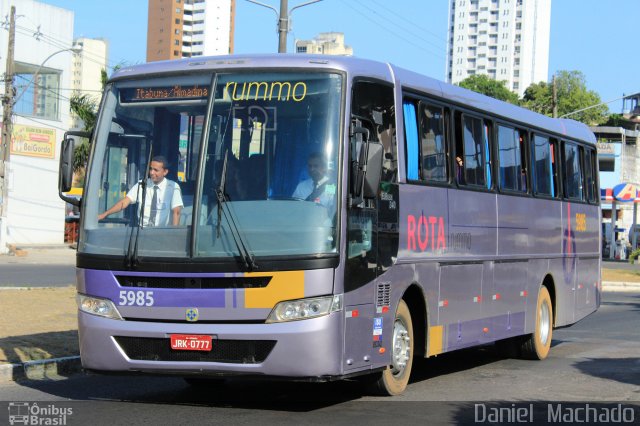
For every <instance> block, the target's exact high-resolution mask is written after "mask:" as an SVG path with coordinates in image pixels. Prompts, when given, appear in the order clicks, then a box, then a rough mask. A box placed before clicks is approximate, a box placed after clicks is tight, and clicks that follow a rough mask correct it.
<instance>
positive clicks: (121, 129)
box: [78, 72, 343, 258]
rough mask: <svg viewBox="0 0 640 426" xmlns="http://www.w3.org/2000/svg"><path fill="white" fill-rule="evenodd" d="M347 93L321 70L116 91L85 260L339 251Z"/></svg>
mask: <svg viewBox="0 0 640 426" xmlns="http://www.w3.org/2000/svg"><path fill="white" fill-rule="evenodd" d="M342 85H343V81H342V77H341V76H340V75H338V74H331V73H320V72H307V73H282V72H278V73H275V72H263V73H233V74H232V73H229V74H217V75H211V74H201V75H189V76H173V77H169V78H165V77H163V78H155V79H145V80H127V81H122V82H115V83H112V84H111V85H110V86H109V87H108V88H107V91H106V94H105V99H104V100H103V107H102V114H101V116H100V121H99V123H98V126H97V132H96V137H95V140H94V141H93V143H94V145H95V146H94V147H93V154H92V155H93V158H92V162H91V164H92V166H91V169H90V170H89V171H88V174H87V184H86V185H87V186H86V188H85V200H84V210H83V220H82V222H83V223H82V231H81V232H82V233H83V237H82V238H81V243H80V245H79V247H78V250H79V251H80V252H83V253H87V254H89V253H91V254H104V255H114V256H126V255H130V254H131V252H132V251H133V252H135V255H136V256H139V257H140V258H143V257H154V258H158V257H160V258H192V257H200V258H235V257H238V256H245V255H249V256H256V257H260V256H279V257H281V256H289V255H290V256H301V255H302V256H304V255H310V256H317V255H322V254H331V253H335V252H336V245H337V238H338V235H337V231H336V229H337V226H336V223H337V212H338V211H339V206H338V192H339V191H338V188H339V184H338V173H337V171H338V169H339V167H338V158H339V157H338V154H339V146H340V145H339V135H340V116H341V102H342ZM211 102H212V103H213V105H210V103H211ZM156 186H157V187H158V188H156ZM123 200H124V201H125V202H123Z"/></svg>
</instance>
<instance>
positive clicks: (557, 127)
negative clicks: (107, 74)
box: [110, 54, 596, 145]
mask: <svg viewBox="0 0 640 426" xmlns="http://www.w3.org/2000/svg"><path fill="white" fill-rule="evenodd" d="M260 68H262V69H264V68H282V69H287V70H291V69H304V68H309V69H318V68H320V69H327V70H330V69H331V70H339V71H344V72H347V73H348V74H349V75H351V76H357V75H362V76H367V77H370V78H375V79H378V80H382V81H388V82H390V83H395V84H396V85H397V86H399V87H402V88H405V89H409V90H414V91H419V92H421V93H424V94H428V95H431V96H434V97H436V98H440V99H442V100H446V101H448V102H452V103H454V104H458V105H461V106H464V107H467V108H471V109H475V110H478V111H482V112H487V113H489V114H491V115H494V116H497V117H503V118H505V119H508V120H509V121H512V122H516V123H521V124H523V125H525V126H527V127H534V128H537V129H540V130H542V131H545V132H549V133H554V134H557V135H561V136H565V137H568V138H572V139H578V140H581V141H584V142H587V143H590V144H594V145H595V143H596V139H595V136H594V135H593V133H592V132H591V130H590V129H589V127H588V126H586V125H585V124H583V123H580V122H578V121H575V120H569V119H557V118H551V117H547V116H545V115H542V114H538V113H536V112H533V111H531V110H528V109H526V108H522V107H519V106H516V105H513V104H510V103H508V102H503V101H500V100H497V99H494V98H491V97H488V96H485V95H481V94H479V93H476V92H473V91H471V90H467V89H464V88H462V87H459V86H455V85H453V84H449V83H445V82H443V81H440V80H437V79H434V78H431V77H427V76H424V75H422V74H418V73H416V72H413V71H409V70H407V69H404V68H400V67H397V66H395V65H392V64H390V63H383V62H378V61H373V60H369V59H362V58H357V57H352V56H329V55H306V54H261V55H229V56H198V57H194V58H188V59H182V60H168V61H157V62H149V63H146V64H140V65H133V66H127V67H123V68H121V69H119V70H118V71H117V72H116V73H114V74H113V75H112V77H111V79H110V81H117V80H121V79H129V78H133V77H142V76H145V77H149V76H153V75H156V76H157V75H162V74H173V73H182V72H185V71H205V70H208V71H218V70H232V69H233V70H238V69H244V70H247V69H260Z"/></svg>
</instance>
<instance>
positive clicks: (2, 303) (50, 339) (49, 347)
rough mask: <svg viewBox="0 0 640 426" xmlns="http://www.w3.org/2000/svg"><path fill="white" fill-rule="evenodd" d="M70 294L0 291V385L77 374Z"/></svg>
mask: <svg viewBox="0 0 640 426" xmlns="http://www.w3.org/2000/svg"><path fill="white" fill-rule="evenodd" d="M22 249H23V250H24V252H23V253H21V254H23V256H15V255H14V256H11V255H0V274H1V273H2V266H3V265H6V264H27V265H28V264H40V265H42V264H65V265H73V264H75V254H76V252H75V250H73V249H71V248H69V246H68V245H64V246H63V245H60V246H47V247H42V246H40V247H35V246H34V247H24V248H22ZM637 281H639V282H631V281H629V282H626V281H624V282H623V281H620V282H612V281H605V282H603V283H602V286H603V290H604V291H629V292H638V293H640V278H638V279H637ZM75 295H76V289H75V287H74V286H67V287H57V288H53V287H46V288H35V287H22V288H15V287H14V288H9V287H0V383H2V382H6V381H15V380H21V379H24V378H28V379H45V378H56V377H60V376H66V375H68V374H72V373H76V372H79V371H81V365H80V357H79V356H78V354H79V353H80V351H79V348H78V333H77V316H76V315H77V307H76V302H75Z"/></svg>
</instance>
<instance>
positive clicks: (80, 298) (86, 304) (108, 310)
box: [76, 294, 122, 320]
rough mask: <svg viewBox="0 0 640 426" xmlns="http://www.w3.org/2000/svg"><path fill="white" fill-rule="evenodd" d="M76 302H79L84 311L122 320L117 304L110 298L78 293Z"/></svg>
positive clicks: (79, 306)
mask: <svg viewBox="0 0 640 426" xmlns="http://www.w3.org/2000/svg"><path fill="white" fill-rule="evenodd" d="M76 302H77V303H78V309H80V310H81V311H82V312H86V313H88V314H91V315H97V316H99V317H105V318H111V319H117V320H122V317H121V316H120V312H118V309H117V308H116V306H115V305H114V304H113V302H112V301H111V300H109V299H102V298H100V297H91V296H86V295H84V294H78V295H77V296H76Z"/></svg>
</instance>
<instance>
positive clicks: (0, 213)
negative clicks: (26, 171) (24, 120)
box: [0, 6, 16, 218]
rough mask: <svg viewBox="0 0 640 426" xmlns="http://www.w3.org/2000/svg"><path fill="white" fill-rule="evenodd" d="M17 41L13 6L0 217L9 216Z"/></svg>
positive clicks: (0, 167) (0, 168) (0, 169)
mask: <svg viewBox="0 0 640 426" xmlns="http://www.w3.org/2000/svg"><path fill="white" fill-rule="evenodd" d="M15 41H16V7H15V6H11V16H10V18H9V45H8V48H7V67H6V69H5V72H4V96H3V97H2V163H0V178H1V180H0V183H2V198H1V200H2V205H1V206H0V207H1V209H0V217H2V218H5V217H7V204H8V201H9V170H8V169H9V156H10V154H11V133H12V127H13V126H12V123H11V118H12V116H13V70H14V62H13V50H14V46H15Z"/></svg>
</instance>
